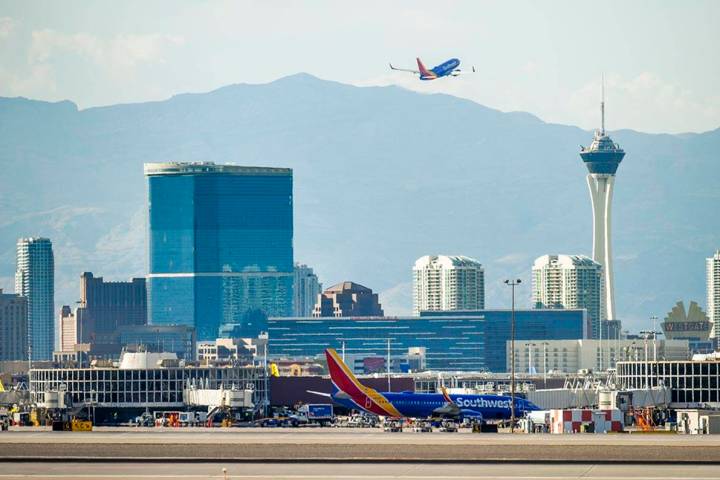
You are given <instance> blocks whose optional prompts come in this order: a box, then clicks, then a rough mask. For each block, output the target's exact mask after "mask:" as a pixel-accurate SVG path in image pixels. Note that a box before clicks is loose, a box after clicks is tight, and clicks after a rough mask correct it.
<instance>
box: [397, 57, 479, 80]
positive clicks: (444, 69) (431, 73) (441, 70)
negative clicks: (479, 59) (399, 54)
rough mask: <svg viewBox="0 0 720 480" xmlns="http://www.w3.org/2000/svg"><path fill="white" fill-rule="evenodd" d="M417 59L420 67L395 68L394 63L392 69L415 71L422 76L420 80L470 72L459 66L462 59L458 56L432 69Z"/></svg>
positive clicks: (473, 68) (455, 75) (473, 71)
mask: <svg viewBox="0 0 720 480" xmlns="http://www.w3.org/2000/svg"><path fill="white" fill-rule="evenodd" d="M416 60H417V65H418V69H417V70H412V69H409V68H395V67H393V64H392V63H391V64H390V69H391V70H398V71H400V72H410V73H414V74H416V75H419V76H420V80H436V79H438V78H441V77H457V76H458V75H460V74H463V73H469V72H463V71H462V70H460V69H459V68H458V67H459V66H460V60H458V59H457V58H451V59H450V60H448V61H447V62H445V63H441V64H440V65H438V66H437V67H433V68H431V69H430V70H428V69H427V68H425V65H423V63H422V62H421V61H420V59H419V58H417V59H416ZM472 73H475V67H472Z"/></svg>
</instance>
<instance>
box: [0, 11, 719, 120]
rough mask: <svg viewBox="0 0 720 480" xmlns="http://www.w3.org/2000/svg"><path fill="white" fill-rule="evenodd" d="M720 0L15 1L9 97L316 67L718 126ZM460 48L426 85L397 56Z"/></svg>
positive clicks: (105, 99)
mask: <svg viewBox="0 0 720 480" xmlns="http://www.w3.org/2000/svg"><path fill="white" fill-rule="evenodd" d="M719 25H720V2H719V1H675V2H669V1H655V2H649V1H639V0H635V1H622V2H615V1H592V2H591V1H587V2H584V1H576V0H571V1H543V2H541V1H527V2H526V1H516V2H512V1H502V2H500V1H498V2H495V1H487V2H484V1H472V2H438V1H429V2H403V1H378V2H374V1H367V0H363V1H361V2H352V3H351V2H343V1H336V2H330V1H328V2H323V1H312V2H311V1H305V2H300V1H296V2H273V1H268V0H264V1H257V2H250V1H247V2H246V1H227V2H224V1H213V2H201V1H198V2H178V1H126V0H124V1H122V2H117V1H113V2H110V1H106V2H102V1H63V2H60V1H47V2H41V1H12V2H11V1H4V0H0V96H25V97H30V98H36V99H45V100H61V99H70V100H73V101H75V102H76V103H77V104H78V105H79V106H80V107H81V108H85V107H90V106H96V105H107V104H113V103H119V102H139V101H146V100H158V99H164V98H167V97H169V96H171V95H173V94H176V93H183V92H188V91H193V92H199V91H207V90H212V89H215V88H217V87H220V86H223V85H227V84H231V83H264V82H268V81H271V80H274V79H276V78H279V77H282V76H285V75H289V74H293V73H297V72H301V71H304V72H308V73H311V74H313V75H316V76H318V77H321V78H325V79H332V80H338V81H341V82H345V83H354V84H357V85H380V84H393V83H394V84H399V85H402V86H405V87H407V88H413V89H417V90H421V91H427V92H447V93H450V94H453V95H457V96H462V97H467V98H470V99H472V100H475V101H477V102H479V103H482V104H484V105H487V106H490V107H493V108H497V109H500V110H503V111H510V110H524V111H528V112H531V113H534V114H536V115H538V116H539V117H541V118H542V119H543V120H545V121H550V122H558V123H566V124H574V125H579V126H581V127H584V128H592V127H595V126H597V124H598V123H599V113H598V107H597V103H598V101H599V96H600V77H601V74H602V73H604V74H605V77H606V83H607V102H608V127H609V128H610V129H617V128H633V129H636V130H641V131H647V132H685V131H705V130H712V129H715V128H717V127H720V89H718V85H720V61H718V58H719V57H718V47H720V28H719V27H718V26H719ZM416 56H420V57H422V58H423V60H424V61H425V63H426V64H427V65H428V66H431V65H435V64H437V63H440V62H442V61H444V60H446V59H447V58H450V57H458V58H460V59H461V60H462V62H463V66H470V65H475V67H476V68H477V70H478V73H477V74H475V75H468V76H466V77H459V78H449V79H442V80H439V81H435V82H420V81H418V80H417V79H415V78H413V77H412V76H411V75H404V74H402V73H396V72H389V71H388V68H387V63H388V61H392V62H393V63H395V64H397V65H403V66H407V67H413V66H414V59H415V57H416Z"/></svg>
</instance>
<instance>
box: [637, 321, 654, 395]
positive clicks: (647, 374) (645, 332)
mask: <svg viewBox="0 0 720 480" xmlns="http://www.w3.org/2000/svg"><path fill="white" fill-rule="evenodd" d="M652 333H653V332H650V331H648V330H641V331H640V335H642V338H643V342H644V343H645V361H644V362H643V363H645V388H646V389H649V388H650V358H649V357H650V356H649V355H648V339H649V338H650V335H651V334H652Z"/></svg>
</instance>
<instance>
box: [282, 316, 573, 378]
mask: <svg viewBox="0 0 720 480" xmlns="http://www.w3.org/2000/svg"><path fill="white" fill-rule="evenodd" d="M510 324H511V311H510V310H477V311H454V312H442V311H435V312H421V313H420V316H419V317H411V316H408V317H345V318H270V319H269V320H268V334H269V340H268V345H269V346H268V349H269V354H270V355H272V356H275V357H278V356H279V357H314V356H316V355H320V354H322V353H323V351H324V350H325V349H326V348H328V347H332V348H335V349H337V350H340V349H341V348H343V345H344V349H345V352H346V353H347V354H348V355H365V356H368V357H371V356H376V357H382V358H385V357H386V356H387V354H388V340H389V341H390V356H391V358H392V357H402V356H405V355H407V354H408V349H410V348H413V347H420V348H424V349H425V357H426V365H425V366H426V368H427V369H428V370H437V371H475V372H477V371H483V370H484V371H490V372H504V371H505V369H506V368H505V367H506V365H505V355H506V353H505V352H506V346H505V343H506V341H507V340H509V339H510V329H511V325H510ZM585 325H586V312H585V310H580V309H578V310H571V309H547V310H540V309H538V310H517V311H515V332H516V336H515V338H516V340H517V341H523V340H530V339H540V340H569V339H578V338H586V334H587V331H586V327H585Z"/></svg>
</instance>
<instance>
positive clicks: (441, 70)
mask: <svg viewBox="0 0 720 480" xmlns="http://www.w3.org/2000/svg"><path fill="white" fill-rule="evenodd" d="M459 66H460V60H458V59H457V58H451V59H450V60H448V61H446V62H443V63H441V64H440V65H438V66H437V67H433V68H431V69H430V72H429V73H430V75H424V74H422V73H421V74H420V80H435V79H438V78H440V77H446V76H448V75H452V74H453V72H455V70H456V69H457V68H458V67H459Z"/></svg>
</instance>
